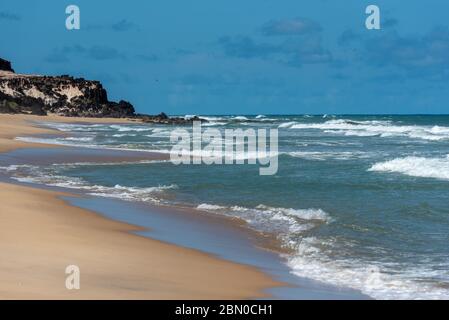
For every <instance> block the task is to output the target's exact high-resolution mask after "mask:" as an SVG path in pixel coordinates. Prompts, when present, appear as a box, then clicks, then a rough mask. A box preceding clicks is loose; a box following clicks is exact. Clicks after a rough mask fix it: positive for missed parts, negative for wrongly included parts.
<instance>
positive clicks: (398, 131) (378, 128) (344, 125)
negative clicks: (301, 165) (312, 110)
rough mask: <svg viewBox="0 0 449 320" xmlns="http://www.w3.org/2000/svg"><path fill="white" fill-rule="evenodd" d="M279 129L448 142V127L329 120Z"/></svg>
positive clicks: (286, 124) (290, 124)
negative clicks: (312, 130) (314, 130)
mask: <svg viewBox="0 0 449 320" xmlns="http://www.w3.org/2000/svg"><path fill="white" fill-rule="evenodd" d="M279 127H280V128H290V129H296V130H304V129H317V130H323V131H324V132H325V133H330V134H338V135H345V136H359V137H370V136H379V137H383V138H388V137H408V138H412V139H422V140H429V141H440V140H449V127H440V126H418V125H413V126H411V125H398V124H395V123H393V122H391V121H379V120H374V121H354V120H345V119H338V120H329V121H326V122H322V123H298V122H287V123H282V124H281V125H280V126H279Z"/></svg>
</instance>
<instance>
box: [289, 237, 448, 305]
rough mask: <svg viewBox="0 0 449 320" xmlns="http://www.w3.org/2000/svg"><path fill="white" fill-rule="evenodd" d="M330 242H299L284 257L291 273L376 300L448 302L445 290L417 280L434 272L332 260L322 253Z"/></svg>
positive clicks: (308, 240)
mask: <svg viewBox="0 0 449 320" xmlns="http://www.w3.org/2000/svg"><path fill="white" fill-rule="evenodd" d="M332 245H333V240H332V239H329V240H323V239H318V238H315V237H305V238H303V239H302V240H301V241H300V242H299V243H298V244H297V247H296V254H294V255H292V256H289V257H288V265H289V266H290V267H291V269H292V270H293V273H294V274H296V275H298V276H300V277H307V278H311V279H315V280H318V281H322V282H325V283H330V284H333V285H336V286H341V287H349V288H353V289H356V290H360V291H362V292H363V293H364V294H367V295H369V296H371V297H373V298H376V299H385V300H387V299H449V290H448V289H447V288H443V287H440V288H438V287H436V286H435V285H434V284H430V283H426V282H425V281H422V280H418V279H422V277H424V276H426V275H430V276H431V275H432V274H434V271H432V270H430V269H427V268H424V267H410V266H405V265H404V266H402V267H401V266H399V268H400V269H401V270H402V272H401V273H400V274H398V272H397V268H398V266H397V265H396V266H393V267H392V269H391V270H390V267H389V266H388V265H386V264H382V263H367V262H363V261H359V260H357V259H354V260H349V259H344V260H341V259H335V258H330V257H329V256H328V255H326V254H324V253H323V249H322V248H323V247H332Z"/></svg>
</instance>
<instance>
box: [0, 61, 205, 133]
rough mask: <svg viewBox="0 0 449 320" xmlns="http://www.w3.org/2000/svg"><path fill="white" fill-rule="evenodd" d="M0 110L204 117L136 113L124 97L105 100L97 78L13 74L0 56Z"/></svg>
mask: <svg viewBox="0 0 449 320" xmlns="http://www.w3.org/2000/svg"><path fill="white" fill-rule="evenodd" d="M0 113H26V114H35V115H46V114H49V113H51V114H57V115H61V116H66V117H95V118H105V117H109V118H135V119H141V120H142V121H143V122H147V123H160V124H187V123H191V122H192V121H205V120H202V119H199V118H198V117H194V118H190V119H184V118H178V117H175V118H170V117H168V116H167V115H166V114H165V113H161V114H159V115H157V116H151V115H140V114H136V113H135V111H134V107H133V106H132V105H131V104H130V103H129V102H127V101H123V100H121V101H119V102H112V101H109V100H108V95H107V92H106V90H105V89H104V88H103V86H102V84H101V83H100V82H99V81H91V80H85V79H83V78H78V79H77V78H73V77H71V76H68V75H62V76H57V77H50V76H39V75H25V74H16V73H14V70H13V69H12V68H11V63H10V62H9V61H6V60H3V59H1V58H0Z"/></svg>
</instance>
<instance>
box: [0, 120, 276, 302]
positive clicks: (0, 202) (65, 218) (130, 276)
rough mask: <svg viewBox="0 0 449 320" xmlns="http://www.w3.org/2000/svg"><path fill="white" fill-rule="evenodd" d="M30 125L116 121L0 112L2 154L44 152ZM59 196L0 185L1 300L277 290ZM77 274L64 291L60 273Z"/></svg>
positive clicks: (242, 270)
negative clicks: (24, 138)
mask: <svg viewBox="0 0 449 320" xmlns="http://www.w3.org/2000/svg"><path fill="white" fill-rule="evenodd" d="M33 121H55V122H56V121H58V122H61V121H62V122H123V121H125V120H116V119H82V118H62V117H56V116H49V117H38V116H27V115H0V152H6V151H11V150H14V149H16V148H27V147H43V146H45V145H42V144H39V145H34V144H31V143H25V142H20V141H16V140H14V137H16V136H19V135H32V134H48V133H55V132H54V131H51V130H48V129H43V128H39V127H36V126H34V125H33V124H32V122H33ZM62 195H64V194H62V193H59V192H54V191H48V190H40V189H36V188H31V187H24V186H19V185H14V184H9V183H0V299H247V298H261V297H264V296H266V295H265V294H264V289H266V288H270V287H273V286H277V285H279V283H276V282H275V281H273V280H272V279H270V278H269V277H268V276H267V275H265V274H264V273H262V272H260V271H258V270H257V269H255V268H252V267H249V266H244V265H240V264H236V263H233V262H230V261H225V260H222V259H219V258H216V257H213V256H210V255H207V254H203V253H201V252H199V251H195V250H191V249H186V248H182V247H178V246H175V245H171V244H166V243H163V242H160V241H156V240H152V239H148V238H144V237H142V236H138V235H135V234H132V233H131V232H132V231H137V230H139V228H138V227H135V226H131V225H128V224H124V223H119V222H115V221H112V220H109V219H106V218H104V217H102V216H100V215H98V214H96V213H93V212H89V211H87V210H83V209H80V208H76V207H73V206H71V205H69V204H68V203H66V202H65V201H64V200H62V199H61V198H60V196H62ZM68 265H77V266H79V267H80V270H81V289H80V290H67V289H66V287H65V280H66V276H67V275H66V274H65V269H66V267H67V266H68Z"/></svg>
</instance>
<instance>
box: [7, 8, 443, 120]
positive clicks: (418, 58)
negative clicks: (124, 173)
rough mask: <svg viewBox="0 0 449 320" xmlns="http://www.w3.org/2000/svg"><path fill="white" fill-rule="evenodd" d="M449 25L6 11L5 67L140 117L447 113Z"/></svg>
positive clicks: (123, 11) (321, 11)
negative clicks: (127, 105)
mask: <svg viewBox="0 0 449 320" xmlns="http://www.w3.org/2000/svg"><path fill="white" fill-rule="evenodd" d="M343 3H344V5H343ZM70 4H76V5H78V6H79V7H80V10H81V29H80V30H76V31H68V30H67V29H66V28H65V19H66V14H65V8H66V6H68V5H70ZM369 4H375V5H378V6H379V7H380V9H381V27H382V29H381V30H367V29H366V28H365V19H366V16H367V15H366V14H365V8H366V7H367V6H368V5H369ZM448 16H449V1H446V0H428V1H419V0H413V1H407V2H405V1H400V0H382V1H381V0H371V1H364V0H345V1H344V2H343V1H332V0H304V1H298V0H294V1H286V0H277V1H275V0H246V1H234V0H227V1H221V0H217V1H210V0H195V1H174V0H165V1H154V0H153V1H137V0H134V1H133V0H129V1H126V2H125V1H106V0H95V1H92V0H90V1H88V0H72V1H61V0H53V1H51V0H41V1H37V0H15V1H6V0H4V1H2V2H1V3H0V30H2V32H1V33H2V35H1V42H0V57H3V58H5V59H8V60H11V61H12V62H13V67H14V68H15V69H16V71H17V72H21V73H37V74H51V75H59V74H71V75H74V76H79V77H84V78H86V79H95V80H100V81H101V82H102V83H103V84H104V86H105V88H106V89H107V90H108V93H109V97H110V98H111V99H114V100H119V99H124V100H128V101H130V102H131V103H133V105H134V106H135V107H136V109H137V111H138V112H142V113H159V112H160V111H165V112H167V113H169V114H280V113H282V114H302V113H308V114H321V113H328V114H337V113H356V114H371V113H448V110H449V108H448V105H447V104H448V101H449V99H448V98H449V86H448V80H449V22H448V20H449V19H448Z"/></svg>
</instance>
